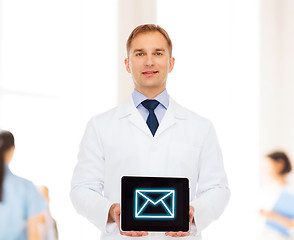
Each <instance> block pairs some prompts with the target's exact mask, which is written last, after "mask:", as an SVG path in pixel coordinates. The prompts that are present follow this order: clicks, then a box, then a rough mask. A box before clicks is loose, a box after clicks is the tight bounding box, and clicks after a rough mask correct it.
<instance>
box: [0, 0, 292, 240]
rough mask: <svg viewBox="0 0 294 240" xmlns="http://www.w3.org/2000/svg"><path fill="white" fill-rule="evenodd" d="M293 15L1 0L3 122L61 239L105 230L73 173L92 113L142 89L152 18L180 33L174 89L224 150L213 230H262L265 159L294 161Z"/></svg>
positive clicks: (227, 0) (150, 1)
mask: <svg viewBox="0 0 294 240" xmlns="http://www.w3.org/2000/svg"><path fill="white" fill-rule="evenodd" d="M293 13H294V1H292V0H260V1H258V0H246V1H245V0H207V1H201V0H181V1H176V0H120V1H118V0H107V1H105V0H101V1H98V0H50V1H46V0H26V1H23V0H0V57H1V58H0V72H1V74H0V128H1V129H7V130H9V131H11V132H12V133H13V134H14V136H15V139H16V152H15V157H14V159H13V161H12V163H11V169H12V170H13V172H14V173H16V174H17V175H20V176H22V177H25V178H28V179H30V180H32V181H33V182H34V183H35V184H36V185H46V186H47V187H48V188H49V193H50V197H51V202H50V208H51V213H52V215H53V217H54V218H55V220H56V221H57V226H58V230H59V235H60V239H61V240H63V239H72V240H78V239H89V240H91V239H93V240H94V239H99V235H100V233H99V230H97V229H96V228H95V227H94V226H93V225H92V224H91V223H90V222H88V221H87V220H86V219H84V218H83V217H81V216H79V215H78V214H77V213H76V212H75V210H74V208H73V206H72V204H71V201H70V198H69V192H70V181H71V176H72V173H73V168H74V166H75V164H76V161H77V158H76V157H77V153H78V148H79V142H80V140H81V137H82V135H83V132H84V129H85V126H86V123H87V121H88V120H89V119H90V117H92V116H93V115H95V114H98V113H102V112H104V111H106V110H108V109H110V108H112V107H115V106H116V105H117V104H118V103H120V102H121V101H123V99H125V98H126V97H127V96H128V95H129V94H130V93H131V92H132V90H133V85H132V80H131V78H130V76H129V74H128V73H127V72H126V71H125V68H124V58H125V57H126V50H125V43H126V40H127V37H128V35H129V34H130V32H131V31H132V29H133V28H135V27H136V26H137V25H140V24H143V23H156V24H159V25H160V26H162V27H163V28H164V29H166V30H167V32H168V33H169V35H170V37H171V39H172V41H173V45H174V51H173V55H174V57H175V59H176V62H175V68H174V70H173V72H172V73H171V74H170V75H169V77H168V83H167V90H168V92H169V94H170V95H171V96H172V97H173V98H174V99H175V100H176V101H177V102H179V103H180V104H181V105H184V106H186V107H187V108H189V109H191V110H193V111H195V112H197V113H198V114H200V115H202V116H204V117H207V118H209V119H210V120H211V121H212V122H213V123H214V125H215V128H216V130H217V134H218V138H219V142H220V145H221V147H222V151H223V157H224V162H225V167H226V171H227V175H228V178H229V183H230V188H231V192H232V196H231V200H230V202H229V205H228V206H227V208H226V210H225V213H224V214H223V215H222V216H221V218H220V219H219V220H218V221H216V222H215V223H213V224H212V225H211V226H209V227H208V228H207V229H206V230H204V232H203V239H206V240H212V239H235V238H236V236H237V237H238V239H240V240H243V239H244V240H245V239H246V240H247V239H253V240H254V239H258V236H259V232H260V229H261V227H262V225H263V219H262V218H261V217H260V216H259V214H258V211H259V208H260V205H259V189H260V185H261V183H262V166H263V156H264V155H265V154H267V153H268V152H269V151H272V150H276V149H282V150H285V151H286V152H287V153H288V154H289V156H290V158H291V159H294V124H293V122H294V94H293V92H294V71H293V69H294V44H293V42H294V14H293ZM97 214H98V213H97ZM236 223H237V224H236ZM0 224H1V223H0Z"/></svg>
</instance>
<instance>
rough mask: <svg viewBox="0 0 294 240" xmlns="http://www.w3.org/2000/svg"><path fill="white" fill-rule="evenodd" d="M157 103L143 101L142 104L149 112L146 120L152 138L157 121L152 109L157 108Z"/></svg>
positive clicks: (154, 101)
mask: <svg viewBox="0 0 294 240" xmlns="http://www.w3.org/2000/svg"><path fill="white" fill-rule="evenodd" d="M158 104H159V102H158V101H156V100H149V99H147V100H145V101H143V102H142V105H143V106H144V107H145V108H147V109H148V111H149V115H148V118H147V121H146V123H147V125H148V127H149V129H150V131H151V133H152V135H153V136H154V134H155V132H156V130H157V128H158V125H159V123H158V120H157V118H156V116H155V113H154V109H155V108H156V107H157V106H158Z"/></svg>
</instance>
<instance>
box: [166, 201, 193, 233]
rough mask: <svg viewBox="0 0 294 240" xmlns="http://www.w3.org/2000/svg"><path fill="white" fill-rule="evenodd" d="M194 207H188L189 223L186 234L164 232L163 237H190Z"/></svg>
mask: <svg viewBox="0 0 294 240" xmlns="http://www.w3.org/2000/svg"><path fill="white" fill-rule="evenodd" d="M194 211H195V209H194V207H192V206H190V210H189V216H190V223H189V231H188V232H182V231H179V232H166V233H165V236H171V237H187V236H189V235H190V231H191V224H192V222H193V219H194Z"/></svg>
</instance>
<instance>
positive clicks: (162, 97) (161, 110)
mask: <svg viewBox="0 0 294 240" xmlns="http://www.w3.org/2000/svg"><path fill="white" fill-rule="evenodd" d="M132 97H133V101H134V104H135V107H136V108H137V109H138V111H139V112H140V113H141V115H142V117H143V119H144V121H145V122H146V121H147V118H148V115H149V111H148V110H147V109H146V108H145V107H144V106H143V105H142V104H141V102H143V101H144V100H146V99H148V98H147V97H146V96H144V95H143V94H142V93H140V92H138V91H137V90H136V89H134V92H133V94H132ZM154 99H155V100H157V101H158V102H159V105H158V106H157V108H155V110H154V113H155V115H156V117H157V120H158V123H159V124H160V122H161V121H162V119H163V117H164V114H165V112H166V110H167V108H168V106H169V96H168V94H167V91H166V89H165V90H164V91H163V92H162V93H160V94H158V95H157V96H156V97H155V98H154Z"/></svg>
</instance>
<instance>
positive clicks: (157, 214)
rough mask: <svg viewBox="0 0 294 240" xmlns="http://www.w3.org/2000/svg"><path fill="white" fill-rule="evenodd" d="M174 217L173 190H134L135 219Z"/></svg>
mask: <svg viewBox="0 0 294 240" xmlns="http://www.w3.org/2000/svg"><path fill="white" fill-rule="evenodd" d="M174 217H175V190H174V189H136V190H135V218H170V219H173V218H174Z"/></svg>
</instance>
